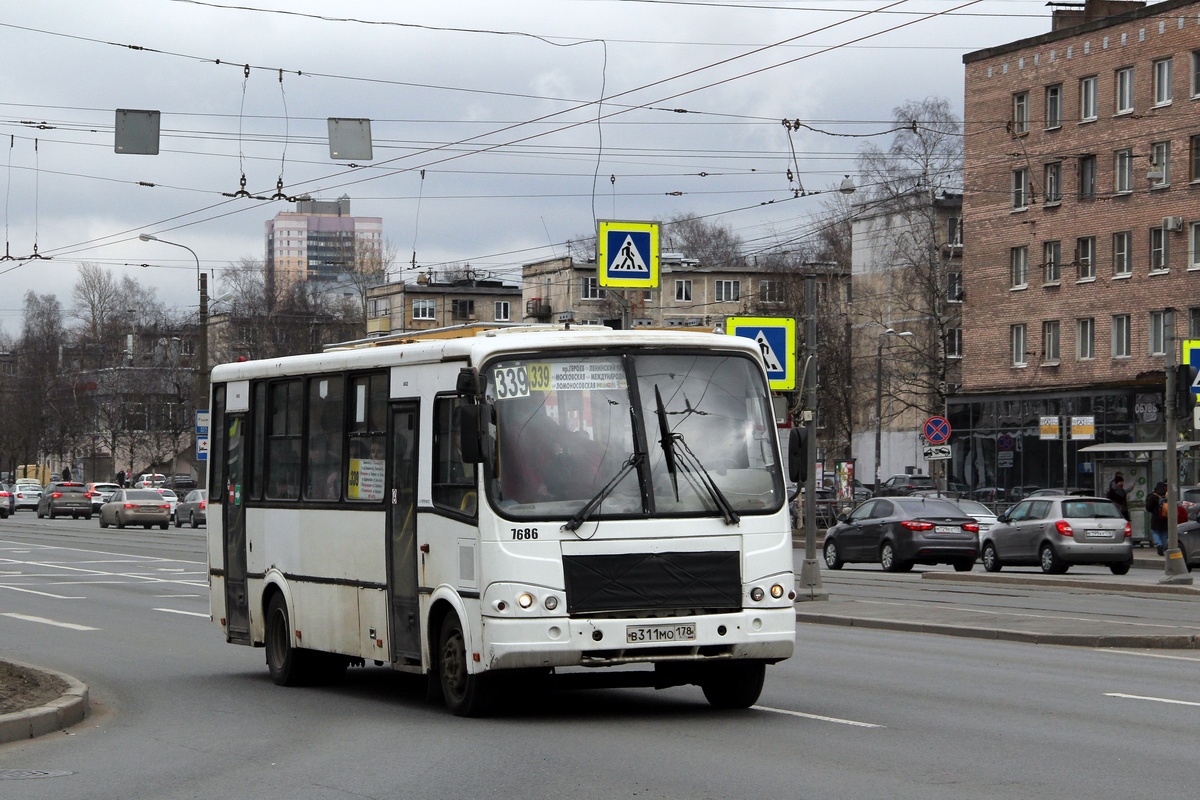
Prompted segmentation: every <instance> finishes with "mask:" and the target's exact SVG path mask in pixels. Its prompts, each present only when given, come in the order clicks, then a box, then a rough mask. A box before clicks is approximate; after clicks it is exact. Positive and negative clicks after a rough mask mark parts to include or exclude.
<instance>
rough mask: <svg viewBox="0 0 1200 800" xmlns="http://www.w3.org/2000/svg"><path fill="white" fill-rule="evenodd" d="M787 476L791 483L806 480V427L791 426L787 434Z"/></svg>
mask: <svg viewBox="0 0 1200 800" xmlns="http://www.w3.org/2000/svg"><path fill="white" fill-rule="evenodd" d="M788 477H789V478H791V480H792V482H793V483H804V482H805V481H806V480H808V429H807V428H792V430H791V434H790V435H789V436H788Z"/></svg>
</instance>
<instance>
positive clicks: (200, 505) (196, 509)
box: [175, 489, 208, 528]
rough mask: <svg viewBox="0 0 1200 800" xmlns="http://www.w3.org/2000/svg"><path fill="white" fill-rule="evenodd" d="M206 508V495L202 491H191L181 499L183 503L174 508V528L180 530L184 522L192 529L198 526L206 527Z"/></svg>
mask: <svg viewBox="0 0 1200 800" xmlns="http://www.w3.org/2000/svg"><path fill="white" fill-rule="evenodd" d="M207 508H208V493H207V492H206V491H204V490H203V489H192V490H191V491H190V492H188V493H187V496H186V497H184V498H183V501H182V502H181V503H180V504H179V505H177V506H175V527H176V528H182V527H183V523H184V522H185V521H186V522H187V524H188V525H191V526H192V527H193V528H195V527H198V526H200V525H205V526H207V525H208V516H207V514H206V513H205V510H206V509H207Z"/></svg>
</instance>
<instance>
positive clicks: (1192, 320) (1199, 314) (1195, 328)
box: [1188, 308, 1200, 339]
mask: <svg viewBox="0 0 1200 800" xmlns="http://www.w3.org/2000/svg"><path fill="white" fill-rule="evenodd" d="M1196 337H1200V308H1189V309H1188V338H1189V339H1195V338H1196Z"/></svg>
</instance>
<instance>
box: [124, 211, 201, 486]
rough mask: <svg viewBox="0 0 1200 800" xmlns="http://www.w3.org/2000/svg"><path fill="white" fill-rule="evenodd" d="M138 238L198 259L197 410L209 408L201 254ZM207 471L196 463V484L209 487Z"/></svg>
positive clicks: (150, 236)
mask: <svg viewBox="0 0 1200 800" xmlns="http://www.w3.org/2000/svg"><path fill="white" fill-rule="evenodd" d="M138 238H139V239H141V240H142V241H143V242H160V243H162V244H169V245H172V246H174V247H182V248H183V249H184V250H187V251H188V252H189V253H191V254H192V258H194V259H195V260H196V288H197V289H198V290H199V292H200V343H199V344H200V347H199V349H198V352H197V353H196V362H197V365H196V397H195V400H196V411H207V410H208V274H207V273H205V272H202V271H201V270H200V256H198V255H196V251H195V250H193V249H192V248H190V247H188V246H187V245H186V244H180V243H179V242H172V241H168V240H167V239H160V238H158V237H157V236H154V235H153V234H149V233H142V234H139V235H138ZM206 475H207V471H206V470H204V469H201V468H200V465H199V464H197V465H196V485H197V486H198V487H199V488H201V489H205V488H207V479H206Z"/></svg>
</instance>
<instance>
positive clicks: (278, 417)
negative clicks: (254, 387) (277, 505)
mask: <svg viewBox="0 0 1200 800" xmlns="http://www.w3.org/2000/svg"><path fill="white" fill-rule="evenodd" d="M300 392H301V390H300V381H298V380H294V381H281V382H279V383H274V384H272V385H271V388H270V395H271V418H270V420H269V423H268V424H269V425H270V433H269V434H268V436H267V486H266V490H267V492H266V493H267V499H269V500H295V499H297V498H298V497H299V496H300V430H301V409H302V408H303V398H302V396H301V393H300Z"/></svg>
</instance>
